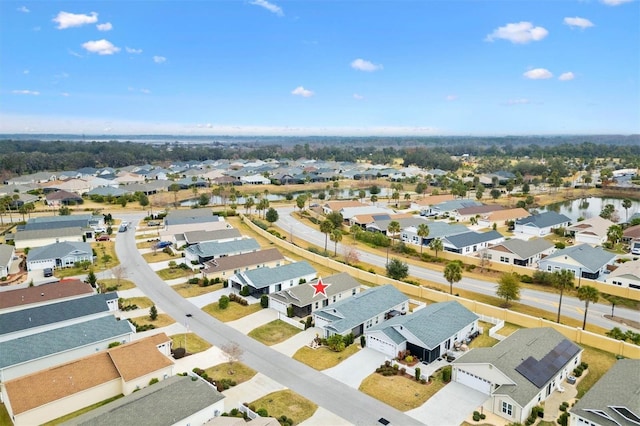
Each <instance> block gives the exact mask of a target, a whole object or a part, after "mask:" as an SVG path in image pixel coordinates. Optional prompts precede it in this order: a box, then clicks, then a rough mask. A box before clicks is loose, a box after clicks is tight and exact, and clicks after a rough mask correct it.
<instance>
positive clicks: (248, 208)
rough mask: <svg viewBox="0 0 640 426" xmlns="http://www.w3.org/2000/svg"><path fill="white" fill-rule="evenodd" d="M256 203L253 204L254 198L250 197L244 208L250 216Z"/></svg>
mask: <svg viewBox="0 0 640 426" xmlns="http://www.w3.org/2000/svg"><path fill="white" fill-rule="evenodd" d="M254 204H255V203H254V202H253V198H252V197H248V198H247V200H246V201H245V202H244V208H245V209H246V212H247V214H249V212H250V211H251V207H253V205H254Z"/></svg>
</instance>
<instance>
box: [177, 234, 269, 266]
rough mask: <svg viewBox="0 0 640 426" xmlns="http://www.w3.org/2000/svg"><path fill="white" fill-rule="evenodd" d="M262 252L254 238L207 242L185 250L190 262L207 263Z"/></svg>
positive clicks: (185, 255)
mask: <svg viewBox="0 0 640 426" xmlns="http://www.w3.org/2000/svg"><path fill="white" fill-rule="evenodd" d="M258 250H260V244H258V242H257V241H256V240H255V239H253V238H245V239H242V240H232V241H225V242H219V241H207V242H204V243H198V244H194V245H192V246H189V247H187V248H185V249H184V257H185V259H186V260H188V261H189V262H194V263H205V262H207V261H209V260H212V259H218V258H220V257H226V256H236V255H239V254H243V253H252V252H256V251H258Z"/></svg>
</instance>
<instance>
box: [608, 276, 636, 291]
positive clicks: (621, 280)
mask: <svg viewBox="0 0 640 426" xmlns="http://www.w3.org/2000/svg"><path fill="white" fill-rule="evenodd" d="M604 282H605V283H607V284H611V285H616V286H619V287H631V288H635V289H640V277H636V276H634V275H618V276H614V277H611V276H607V277H606V278H605V280H604Z"/></svg>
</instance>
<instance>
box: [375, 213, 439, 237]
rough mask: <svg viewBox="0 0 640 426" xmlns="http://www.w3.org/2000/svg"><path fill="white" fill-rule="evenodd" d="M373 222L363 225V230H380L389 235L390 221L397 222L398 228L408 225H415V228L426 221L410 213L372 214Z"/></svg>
mask: <svg viewBox="0 0 640 426" xmlns="http://www.w3.org/2000/svg"><path fill="white" fill-rule="evenodd" d="M372 219H373V222H370V223H367V224H366V225H365V230H367V231H369V232H382V233H383V234H385V235H387V236H389V237H391V235H390V234H389V232H388V228H389V224H390V223H391V222H394V221H395V222H398V224H400V229H404V228H407V227H409V226H415V227H416V228H417V227H418V226H419V225H420V224H422V223H427V221H426V219H424V218H422V217H415V216H414V215H412V214H392V215H390V214H381V215H380V214H375V215H372Z"/></svg>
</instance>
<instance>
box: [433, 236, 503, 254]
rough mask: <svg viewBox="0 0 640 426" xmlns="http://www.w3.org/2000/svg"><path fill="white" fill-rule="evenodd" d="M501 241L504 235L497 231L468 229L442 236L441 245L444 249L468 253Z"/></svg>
mask: <svg viewBox="0 0 640 426" xmlns="http://www.w3.org/2000/svg"><path fill="white" fill-rule="evenodd" d="M503 241H504V236H503V235H502V234H501V233H499V232H498V231H489V232H475V231H469V232H465V233H463V234H456V235H450V236H448V237H445V238H443V239H442V247H443V248H444V249H445V250H446V251H450V252H453V253H458V254H464V255H468V254H473V253H476V252H478V251H480V250H483V249H485V248H487V247H489V246H490V245H494V244H498V243H501V242H503Z"/></svg>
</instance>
